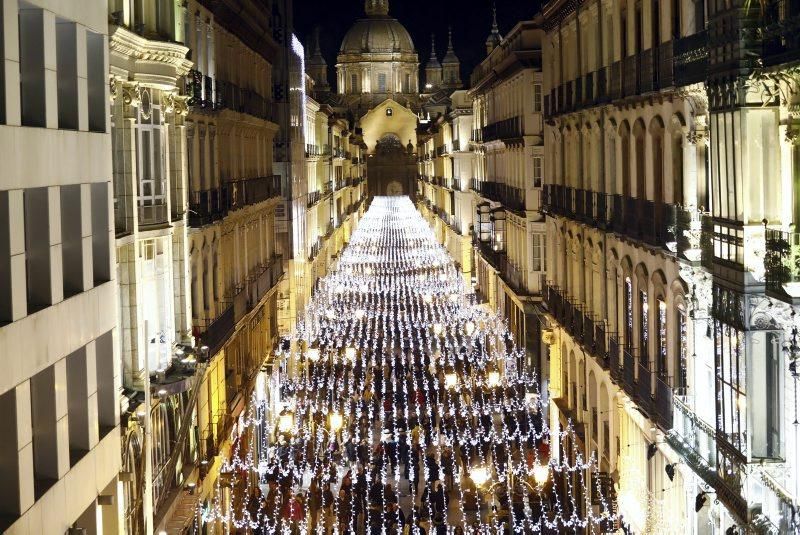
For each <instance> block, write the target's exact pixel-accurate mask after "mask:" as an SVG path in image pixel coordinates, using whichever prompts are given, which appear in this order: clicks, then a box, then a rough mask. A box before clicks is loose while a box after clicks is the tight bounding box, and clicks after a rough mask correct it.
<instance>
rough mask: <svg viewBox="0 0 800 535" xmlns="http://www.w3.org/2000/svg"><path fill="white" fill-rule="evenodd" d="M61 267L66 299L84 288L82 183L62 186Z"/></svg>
mask: <svg viewBox="0 0 800 535" xmlns="http://www.w3.org/2000/svg"><path fill="white" fill-rule="evenodd" d="M59 189H60V193H61V195H60V197H61V269H62V273H63V281H62V282H63V289H64V299H66V298H67V297H70V296H73V295H75V294H78V293H80V292H82V291H83V290H84V288H83V234H82V232H81V221H82V215H81V208H82V207H81V185H80V184H73V185H71V186H61V188H59Z"/></svg>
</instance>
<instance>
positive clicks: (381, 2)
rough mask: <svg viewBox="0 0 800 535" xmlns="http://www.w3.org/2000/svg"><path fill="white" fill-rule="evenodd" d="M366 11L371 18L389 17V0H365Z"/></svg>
mask: <svg viewBox="0 0 800 535" xmlns="http://www.w3.org/2000/svg"><path fill="white" fill-rule="evenodd" d="M364 11H366V12H367V15H368V16H370V17H373V16H380V15H388V14H389V0H364Z"/></svg>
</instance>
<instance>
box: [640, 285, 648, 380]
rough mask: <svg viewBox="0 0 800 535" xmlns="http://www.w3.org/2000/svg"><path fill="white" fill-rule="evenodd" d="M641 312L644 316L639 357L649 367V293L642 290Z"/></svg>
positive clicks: (642, 316) (641, 324)
mask: <svg viewBox="0 0 800 535" xmlns="http://www.w3.org/2000/svg"><path fill="white" fill-rule="evenodd" d="M639 310H641V311H642V315H641V317H640V318H639V321H640V323H639V351H640V353H639V356H640V358H641V360H642V365H643V366H645V367H647V365H648V361H649V360H650V359H649V358H648V347H649V345H648V343H649V341H650V305H649V304H648V302H647V292H645V291H644V290H641V291H640V292H639Z"/></svg>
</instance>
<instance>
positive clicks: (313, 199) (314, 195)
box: [306, 191, 322, 208]
mask: <svg viewBox="0 0 800 535" xmlns="http://www.w3.org/2000/svg"><path fill="white" fill-rule="evenodd" d="M307 197H308V199H307V200H306V206H308V207H309V208H311V207H312V206H314V205H315V204H317V203H318V202H319V201H320V200H321V199H322V193H320V192H319V191H310V192H308V195H307Z"/></svg>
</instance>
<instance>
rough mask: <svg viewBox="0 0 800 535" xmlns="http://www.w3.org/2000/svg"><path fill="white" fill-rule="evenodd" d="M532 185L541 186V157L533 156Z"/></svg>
mask: <svg viewBox="0 0 800 535" xmlns="http://www.w3.org/2000/svg"><path fill="white" fill-rule="evenodd" d="M533 187H534V188H541V187H542V157H541V156H534V157H533Z"/></svg>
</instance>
